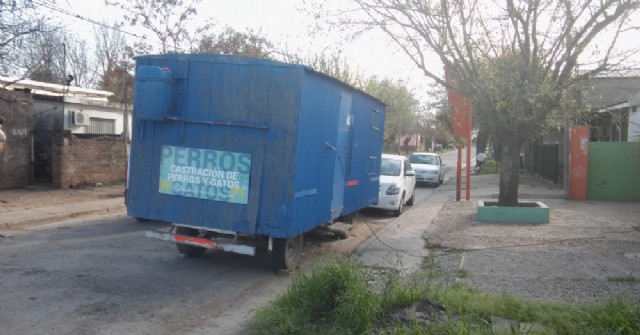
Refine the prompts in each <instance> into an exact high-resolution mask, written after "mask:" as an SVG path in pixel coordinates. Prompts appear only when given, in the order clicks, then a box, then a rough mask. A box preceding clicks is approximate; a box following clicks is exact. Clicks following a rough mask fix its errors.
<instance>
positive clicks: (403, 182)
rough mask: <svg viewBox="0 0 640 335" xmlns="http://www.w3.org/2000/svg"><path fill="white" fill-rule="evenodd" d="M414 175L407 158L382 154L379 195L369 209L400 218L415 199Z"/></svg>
mask: <svg viewBox="0 0 640 335" xmlns="http://www.w3.org/2000/svg"><path fill="white" fill-rule="evenodd" d="M415 188H416V175H415V171H413V168H412V167H411V163H410V162H409V160H408V159H407V157H404V156H399V155H389V154H382V162H381V164H380V191H379V192H380V193H379V196H378V203H376V204H375V205H372V206H370V207H373V208H380V209H386V210H391V211H393V215H394V216H400V214H402V211H403V209H404V206H405V204H406V205H407V206H413V202H414V200H415V198H416V195H415Z"/></svg>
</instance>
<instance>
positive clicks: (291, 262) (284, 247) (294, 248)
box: [271, 234, 303, 270]
mask: <svg viewBox="0 0 640 335" xmlns="http://www.w3.org/2000/svg"><path fill="white" fill-rule="evenodd" d="M302 242H303V241H302V234H300V235H298V236H295V237H290V238H274V239H273V253H272V255H271V262H272V264H273V267H274V268H275V269H276V270H281V269H282V270H293V269H295V268H296V267H297V266H298V263H299V262H300V259H301V258H302Z"/></svg>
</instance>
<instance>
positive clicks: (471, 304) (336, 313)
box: [250, 259, 640, 335]
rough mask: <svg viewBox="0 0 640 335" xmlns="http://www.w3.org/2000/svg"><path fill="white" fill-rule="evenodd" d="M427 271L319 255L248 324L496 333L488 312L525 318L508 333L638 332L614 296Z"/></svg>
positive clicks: (261, 329)
mask: <svg viewBox="0 0 640 335" xmlns="http://www.w3.org/2000/svg"><path fill="white" fill-rule="evenodd" d="M432 261H433V260H430V261H429V262H432ZM427 278H430V276H429V275H428V274H426V273H420V274H418V275H417V276H416V277H415V278H414V279H413V280H403V279H401V278H400V277H398V275H397V274H395V273H388V274H386V275H384V276H382V277H381V278H377V277H376V276H375V274H374V273H372V271H371V270H370V269H367V268H365V267H364V266H363V265H361V264H359V263H356V262H354V261H351V260H343V259H332V260H329V261H325V262H324V263H321V264H319V265H317V266H314V267H313V269H312V270H311V273H310V274H309V275H305V274H302V273H298V274H295V275H294V276H293V278H292V282H291V284H290V287H289V289H288V290H287V292H285V293H284V294H282V295H281V296H279V297H278V298H277V299H276V300H275V301H273V302H272V303H271V304H269V305H267V306H265V307H264V308H262V309H260V310H259V311H258V312H257V313H256V315H255V317H254V318H253V320H252V321H251V323H250V330H251V333H252V334H274V335H277V334H309V335H312V334H373V335H378V334H380V335H382V334H407V335H413V334H416V335H417V334H496V333H500V334H502V332H499V331H496V330H495V329H493V328H492V324H491V322H492V317H494V318H495V317H499V318H504V319H508V320H513V321H515V322H516V323H518V322H519V323H520V324H523V323H524V324H527V325H529V328H526V327H525V328H523V329H520V328H518V329H516V328H512V329H510V330H509V331H507V333H508V334H567V335H574V334H575V335H578V334H581V335H582V334H586V335H590V334H593V335H595V334H640V307H639V306H638V305H636V304H633V303H630V302H628V301H626V300H624V299H622V298H616V299H611V300H609V301H607V302H603V303H598V304H585V305H570V304H564V303H555V302H540V301H527V300H523V299H519V298H516V297H513V296H511V295H508V294H503V295H493V294H487V293H483V292H481V291H478V290H476V289H472V288H469V287H466V286H464V285H462V284H458V283H454V284H452V285H451V286H445V285H436V284H433V283H432V281H431V280H429V279H427ZM425 279H426V280H425ZM375 283H378V284H380V285H375ZM407 316H408V317H407ZM531 325H533V326H531ZM532 329H535V330H532Z"/></svg>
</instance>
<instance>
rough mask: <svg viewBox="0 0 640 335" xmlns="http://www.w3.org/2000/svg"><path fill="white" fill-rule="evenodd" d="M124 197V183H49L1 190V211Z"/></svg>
mask: <svg viewBox="0 0 640 335" xmlns="http://www.w3.org/2000/svg"><path fill="white" fill-rule="evenodd" d="M117 197H124V185H122V184H118V185H102V186H86V187H82V188H73V189H57V188H53V187H51V186H50V185H47V184H40V185H37V184H36V185H30V186H27V187H23V188H16V189H8V190H0V213H4V212H11V211H18V210H26V209H31V208H36V207H46V206H53V205H61V204H66V203H77V202H83V201H92V200H100V199H109V198H117Z"/></svg>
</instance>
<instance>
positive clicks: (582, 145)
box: [569, 126, 589, 200]
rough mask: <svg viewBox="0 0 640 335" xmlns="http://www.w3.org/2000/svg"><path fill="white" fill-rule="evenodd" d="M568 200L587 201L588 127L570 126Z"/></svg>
mask: <svg viewBox="0 0 640 335" xmlns="http://www.w3.org/2000/svg"><path fill="white" fill-rule="evenodd" d="M569 148H570V150H571V156H570V158H569V199H571V200H586V199H587V180H588V178H587V177H588V176H589V126H572V127H571V140H570V141H569Z"/></svg>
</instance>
